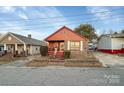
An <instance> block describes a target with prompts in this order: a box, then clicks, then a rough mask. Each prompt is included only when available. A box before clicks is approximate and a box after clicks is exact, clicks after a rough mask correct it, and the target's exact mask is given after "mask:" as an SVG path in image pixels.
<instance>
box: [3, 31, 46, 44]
mask: <svg viewBox="0 0 124 93" xmlns="http://www.w3.org/2000/svg"><path fill="white" fill-rule="evenodd" d="M8 34H10V35H12V36H15V37H16V38H17V39H18V40H20V41H21V42H23V43H25V44H32V45H43V46H46V45H47V44H46V43H45V42H44V41H40V40H37V39H33V38H29V37H26V36H22V35H19V34H15V33H11V32H8V33H7V34H6V35H5V36H7V35H8ZM5 36H4V37H5ZM4 37H2V38H1V40H2V39H3V38H4Z"/></svg>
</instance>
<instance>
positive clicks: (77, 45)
mask: <svg viewBox="0 0 124 93" xmlns="http://www.w3.org/2000/svg"><path fill="white" fill-rule="evenodd" d="M66 50H68V51H81V52H82V51H85V50H84V46H83V41H64V40H58V41H57V40H56V41H55V40H54V41H48V55H49V56H56V57H60V58H63V57H64V51H66Z"/></svg>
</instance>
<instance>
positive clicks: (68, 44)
mask: <svg viewBox="0 0 124 93" xmlns="http://www.w3.org/2000/svg"><path fill="white" fill-rule="evenodd" d="M67 50H70V41H67Z"/></svg>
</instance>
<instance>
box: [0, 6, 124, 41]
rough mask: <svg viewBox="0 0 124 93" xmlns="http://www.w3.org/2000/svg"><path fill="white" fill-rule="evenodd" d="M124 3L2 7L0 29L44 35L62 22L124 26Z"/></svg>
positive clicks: (104, 28)
mask: <svg viewBox="0 0 124 93" xmlns="http://www.w3.org/2000/svg"><path fill="white" fill-rule="evenodd" d="M123 9H124V7H91V6H90V7H88V6H87V7H86V6H85V7H83V6H78V7H76V6H71V7H67V6H66V7H64V6H63V7H61V6H60V7H53V6H51V7H44V6H43V7H38V6H37V7H29V6H28V7H25V6H22V7H19V6H18V7H12V6H11V7H10V6H5V7H0V33H6V32H14V33H18V34H21V35H25V36H27V34H32V37H33V38H36V39H40V40H42V39H44V38H45V37H47V36H48V35H50V34H52V33H53V32H55V31H56V30H57V29H59V28H60V27H62V26H63V25H65V26H68V27H70V28H71V29H74V28H75V27H77V26H79V25H80V24H85V23H89V24H91V25H93V27H95V29H96V33H98V34H103V33H104V34H105V33H109V31H110V30H113V31H117V32H118V31H120V30H121V29H124V11H123Z"/></svg>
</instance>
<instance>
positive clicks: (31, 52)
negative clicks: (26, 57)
mask: <svg viewBox="0 0 124 93" xmlns="http://www.w3.org/2000/svg"><path fill="white" fill-rule="evenodd" d="M32 49H33V48H32V45H31V46H30V54H31V55H32V54H33V51H32Z"/></svg>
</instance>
